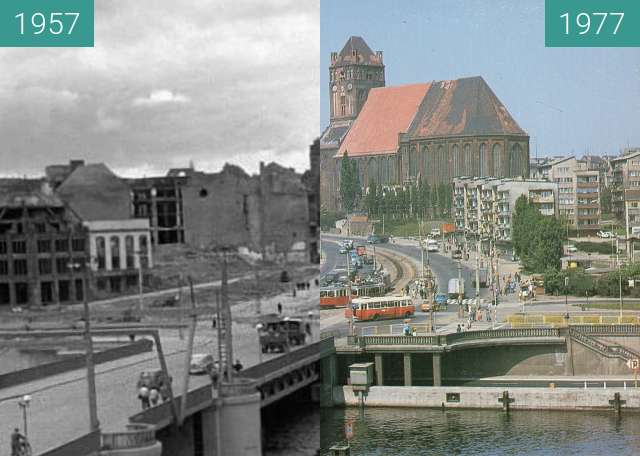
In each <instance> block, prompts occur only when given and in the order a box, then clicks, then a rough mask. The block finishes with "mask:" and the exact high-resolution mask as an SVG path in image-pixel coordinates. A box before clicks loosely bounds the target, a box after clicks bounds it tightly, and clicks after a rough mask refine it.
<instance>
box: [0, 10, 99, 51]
mask: <svg viewBox="0 0 640 456" xmlns="http://www.w3.org/2000/svg"><path fill="white" fill-rule="evenodd" d="M93 1H94V0H0V47H93V11H94V5H93Z"/></svg>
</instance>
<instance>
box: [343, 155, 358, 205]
mask: <svg viewBox="0 0 640 456" xmlns="http://www.w3.org/2000/svg"><path fill="white" fill-rule="evenodd" d="M340 198H341V200H342V208H343V209H344V210H345V211H346V212H351V210H352V209H353V205H354V202H355V195H354V194H353V176H352V167H351V160H350V159H349V156H348V155H347V151H346V150H345V152H344V155H343V156H342V163H341V164H340Z"/></svg>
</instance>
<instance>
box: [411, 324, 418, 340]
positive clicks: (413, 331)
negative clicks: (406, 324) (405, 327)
mask: <svg viewBox="0 0 640 456" xmlns="http://www.w3.org/2000/svg"><path fill="white" fill-rule="evenodd" d="M411 335H412V336H413V337H415V336H417V335H418V330H417V329H416V327H415V326H414V327H413V329H412V330H411Z"/></svg>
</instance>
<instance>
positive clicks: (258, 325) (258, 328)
mask: <svg viewBox="0 0 640 456" xmlns="http://www.w3.org/2000/svg"><path fill="white" fill-rule="evenodd" d="M262 328H264V325H263V324H262V323H258V324H257V325H256V332H257V333H258V360H259V361H260V364H262V344H261V343H260V331H262Z"/></svg>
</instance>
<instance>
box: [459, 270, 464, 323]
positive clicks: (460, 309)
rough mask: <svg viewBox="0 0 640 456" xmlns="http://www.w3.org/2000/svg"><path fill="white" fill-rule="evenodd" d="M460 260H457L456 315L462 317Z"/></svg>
mask: <svg viewBox="0 0 640 456" xmlns="http://www.w3.org/2000/svg"><path fill="white" fill-rule="evenodd" d="M462 293H463V288H462V260H458V317H459V318H464V311H463V310H462Z"/></svg>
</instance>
